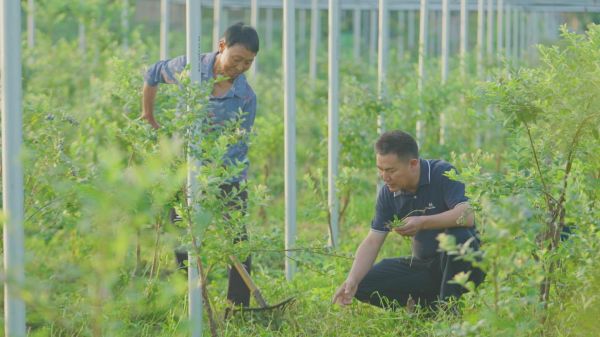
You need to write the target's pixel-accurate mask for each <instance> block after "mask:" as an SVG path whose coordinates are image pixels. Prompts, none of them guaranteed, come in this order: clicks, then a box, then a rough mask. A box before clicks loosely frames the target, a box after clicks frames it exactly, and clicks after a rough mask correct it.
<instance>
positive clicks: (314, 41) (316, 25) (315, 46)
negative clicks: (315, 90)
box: [309, 0, 321, 84]
mask: <svg viewBox="0 0 600 337" xmlns="http://www.w3.org/2000/svg"><path fill="white" fill-rule="evenodd" d="M311 5H312V8H311V16H310V60H309V62H310V64H309V75H310V80H311V82H312V83H313V84H314V83H315V81H316V80H317V62H318V60H317V57H318V56H319V55H318V51H319V37H320V35H321V32H320V30H321V25H320V23H321V17H320V15H319V7H318V6H319V1H318V0H312V4H311Z"/></svg>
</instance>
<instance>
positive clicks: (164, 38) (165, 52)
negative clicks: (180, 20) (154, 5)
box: [160, 0, 170, 60]
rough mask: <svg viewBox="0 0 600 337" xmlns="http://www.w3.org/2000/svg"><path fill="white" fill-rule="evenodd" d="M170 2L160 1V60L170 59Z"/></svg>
mask: <svg viewBox="0 0 600 337" xmlns="http://www.w3.org/2000/svg"><path fill="white" fill-rule="evenodd" d="M169 1H170V0H160V59H161V60H166V59H168V58H169Z"/></svg>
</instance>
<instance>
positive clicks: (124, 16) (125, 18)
mask: <svg viewBox="0 0 600 337" xmlns="http://www.w3.org/2000/svg"><path fill="white" fill-rule="evenodd" d="M121 26H122V27H123V50H124V51H127V50H128V49H129V0H123V8H121Z"/></svg>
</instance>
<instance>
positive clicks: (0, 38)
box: [0, 0, 26, 337]
mask: <svg viewBox="0 0 600 337" xmlns="http://www.w3.org/2000/svg"><path fill="white" fill-rule="evenodd" d="M0 24H1V26H0V53H1V55H0V73H1V75H2V82H0V87H1V89H0V90H1V97H0V101H2V103H1V104H2V106H1V107H2V202H3V204H2V205H3V207H4V217H5V218H4V233H3V235H4V247H3V248H4V252H3V253H4V254H3V255H4V334H5V335H6V336H11V337H25V335H26V329H25V302H24V301H23V298H22V297H21V290H22V287H23V285H24V282H25V257H24V255H25V248H24V241H25V240H24V236H25V234H24V231H23V212H24V211H23V207H24V206H23V194H24V193H23V168H22V165H21V154H22V153H21V145H22V139H23V133H22V129H23V118H22V103H21V98H22V88H21V2H20V1H13V0H2V7H0Z"/></svg>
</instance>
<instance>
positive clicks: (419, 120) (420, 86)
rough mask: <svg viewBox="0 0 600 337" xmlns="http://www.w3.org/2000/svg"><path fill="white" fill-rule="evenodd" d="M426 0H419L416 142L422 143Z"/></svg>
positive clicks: (423, 128)
mask: <svg viewBox="0 0 600 337" xmlns="http://www.w3.org/2000/svg"><path fill="white" fill-rule="evenodd" d="M427 18H428V12H427V0H421V19H420V22H419V70H418V72H419V73H418V74H417V78H418V83H417V84H418V90H419V111H418V114H417V123H416V134H417V143H418V144H419V146H422V145H423V142H424V140H425V122H424V121H423V118H424V117H423V115H424V111H423V110H424V108H425V107H424V105H423V89H424V84H425V58H426V57H427V25H428V22H427V21H428V20H427Z"/></svg>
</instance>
